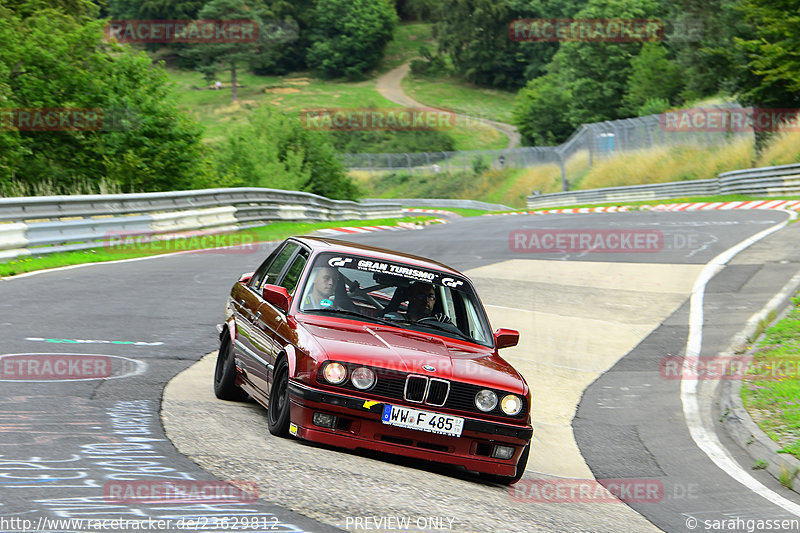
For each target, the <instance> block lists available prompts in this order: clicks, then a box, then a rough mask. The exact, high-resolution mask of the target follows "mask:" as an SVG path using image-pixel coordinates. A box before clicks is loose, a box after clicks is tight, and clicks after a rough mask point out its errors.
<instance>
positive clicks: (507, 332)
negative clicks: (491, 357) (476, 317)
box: [494, 328, 519, 350]
mask: <svg viewBox="0 0 800 533" xmlns="http://www.w3.org/2000/svg"><path fill="white" fill-rule="evenodd" d="M518 343H519V331H517V330H515V329H506V328H499V329H498V330H497V331H495V332H494V344H495V346H497V349H498V350H499V349H500V348H510V347H512V346H516V345H517V344H518Z"/></svg>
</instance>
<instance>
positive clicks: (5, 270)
mask: <svg viewBox="0 0 800 533" xmlns="http://www.w3.org/2000/svg"><path fill="white" fill-rule="evenodd" d="M433 218H436V217H431V216H424V217H404V218H387V219H378V220H346V221H345V220H341V221H332V222H274V223H272V224H269V225H267V226H261V227H257V228H251V229H247V230H241V231H237V232H233V233H228V234H225V235H223V236H221V237H220V238H219V239H218V240H217V241H216V242H217V243H218V244H216V245H217V246H219V245H223V246H224V245H235V244H242V243H245V244H246V243H250V242H263V241H276V240H283V239H285V238H287V237H290V236H292V235H305V234H307V233H311V232H312V231H315V230H319V229H324V228H336V227H347V226H375V225H387V226H394V225H397V223H399V222H420V221H425V220H431V219H433ZM211 240H212V241H213V239H211ZM203 244H205V243H203V242H201V240H200V239H198V238H195V239H192V238H188V239H183V240H180V239H179V240H176V241H173V242H168V241H153V242H152V243H137V244H122V245H121V246H117V247H112V246H100V247H98V248H93V249H89V250H82V251H76V252H62V253H54V254H47V255H42V256H33V257H31V256H26V257H20V258H16V259H11V260H7V261H5V262H2V263H0V278H2V277H7V276H15V275H17V274H24V273H25V272H33V271H35V270H45V269H48V268H57V267H63V266H70V265H79V264H84V263H102V262H107V261H119V260H122V259H135V258H138V257H149V256H153V255H161V254H164V253H169V252H175V251H184V250H201V249H205V248H209V247H213V246H215V244H211V245H210V246H203Z"/></svg>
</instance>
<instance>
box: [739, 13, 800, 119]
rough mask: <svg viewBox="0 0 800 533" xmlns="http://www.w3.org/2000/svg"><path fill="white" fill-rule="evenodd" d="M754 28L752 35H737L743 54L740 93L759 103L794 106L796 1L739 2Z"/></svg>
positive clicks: (799, 84) (797, 100) (799, 48)
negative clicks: (743, 65)
mask: <svg viewBox="0 0 800 533" xmlns="http://www.w3.org/2000/svg"><path fill="white" fill-rule="evenodd" d="M741 10H742V12H743V13H744V15H745V17H746V19H747V21H748V22H750V24H751V26H752V27H753V28H754V32H755V36H754V38H752V39H737V40H736V43H737V46H738V47H739V49H741V50H742V51H743V52H744V53H745V54H746V57H747V71H748V72H747V74H746V75H745V77H744V79H743V80H741V87H742V89H743V92H742V97H743V99H744V100H745V101H747V102H748V103H752V104H756V105H762V106H767V105H770V106H776V107H797V106H798V104H800V35H798V32H797V27H798V24H800V2H798V0H784V1H781V2H768V1H765V0H744V1H743V3H742V5H741Z"/></svg>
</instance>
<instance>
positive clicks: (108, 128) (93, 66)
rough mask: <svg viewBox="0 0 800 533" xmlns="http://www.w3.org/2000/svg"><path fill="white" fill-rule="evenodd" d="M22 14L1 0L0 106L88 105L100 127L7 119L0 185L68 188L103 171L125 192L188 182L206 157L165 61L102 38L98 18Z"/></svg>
mask: <svg viewBox="0 0 800 533" xmlns="http://www.w3.org/2000/svg"><path fill="white" fill-rule="evenodd" d="M21 12H23V13H25V14H26V15H25V16H20V15H19V14H17V13H14V12H12V11H10V10H8V9H4V8H3V7H2V6H0V75H1V77H0V79H2V80H3V81H0V100H2V107H3V108H6V109H23V110H28V111H31V110H33V111H35V110H43V109H46V108H62V109H63V108H66V109H74V110H88V111H86V113H97V114H98V115H99V116H102V125H101V124H100V123H99V122H95V123H94V125H92V126H85V127H78V128H76V129H72V130H70V129H61V131H26V130H27V128H24V127H23V128H18V127H17V126H19V125H20V124H19V123H17V124H16V126H15V125H14V124H11V125H8V124H6V127H4V128H0V147H2V149H0V183H5V184H6V185H7V184H9V183H11V182H12V181H13V182H16V183H21V184H22V185H23V186H27V187H28V188H29V189H30V188H34V187H35V186H36V185H38V184H43V183H48V184H51V185H52V186H53V187H55V188H56V189H58V190H62V191H64V192H69V191H71V190H73V186H74V184H75V183H76V182H88V183H98V181H99V180H100V179H101V178H102V179H105V180H107V181H110V182H112V183H114V184H116V185H118V186H119V188H121V189H122V190H125V191H142V190H171V189H180V188H185V187H188V186H189V184H190V183H191V182H192V179H193V178H194V177H195V176H196V174H197V172H198V168H199V167H198V164H199V161H200V159H201V158H202V151H201V145H200V139H201V134H202V130H201V129H200V127H199V125H198V124H197V123H196V122H195V121H193V120H192V119H190V118H189V117H187V116H186V115H184V114H182V113H180V112H178V109H177V105H176V104H175V102H174V98H173V97H172V95H171V93H170V90H169V84H168V79H167V75H166V73H165V71H164V69H163V68H162V67H154V66H153V65H152V62H151V60H150V59H149V58H148V57H147V56H146V55H144V54H141V53H134V52H132V51H131V50H130V49H129V48H127V47H121V46H118V45H114V44H108V43H106V42H105V39H104V35H103V25H104V23H103V22H102V21H91V22H85V23H84V22H79V21H78V20H77V19H76V18H74V17H72V16H70V15H68V14H65V13H64V12H61V11H56V10H51V9H42V10H40V11H36V10H24V11H21ZM112 115H116V121H114V120H113V117H112ZM100 126H102V127H100Z"/></svg>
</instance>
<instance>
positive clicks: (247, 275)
mask: <svg viewBox="0 0 800 533" xmlns="http://www.w3.org/2000/svg"><path fill="white" fill-rule="evenodd" d="M253 274H255V272H245V273H244V274H242V275H241V276H239V283H241V284H242V285H247V284H248V283H250V280H251V279H253Z"/></svg>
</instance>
